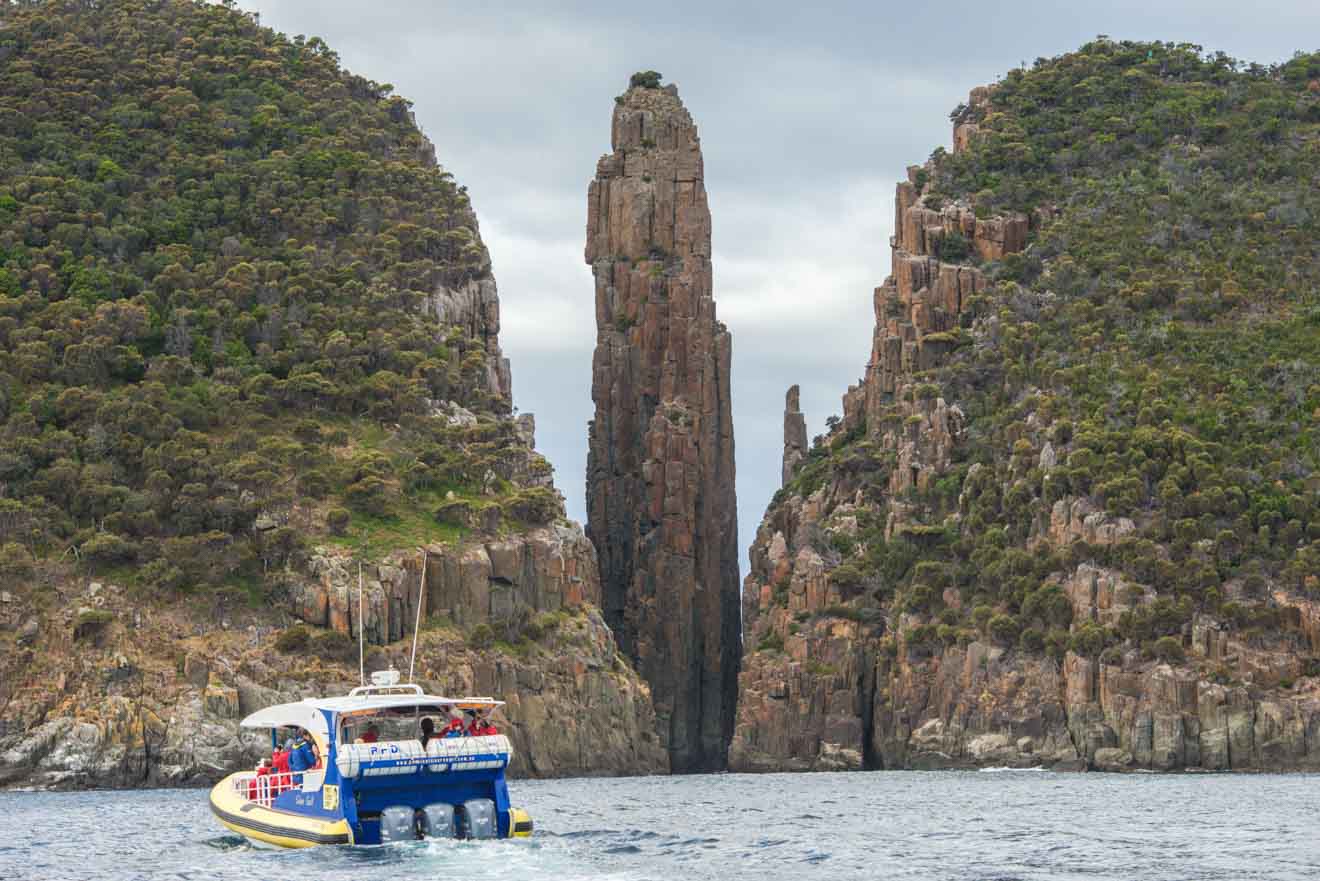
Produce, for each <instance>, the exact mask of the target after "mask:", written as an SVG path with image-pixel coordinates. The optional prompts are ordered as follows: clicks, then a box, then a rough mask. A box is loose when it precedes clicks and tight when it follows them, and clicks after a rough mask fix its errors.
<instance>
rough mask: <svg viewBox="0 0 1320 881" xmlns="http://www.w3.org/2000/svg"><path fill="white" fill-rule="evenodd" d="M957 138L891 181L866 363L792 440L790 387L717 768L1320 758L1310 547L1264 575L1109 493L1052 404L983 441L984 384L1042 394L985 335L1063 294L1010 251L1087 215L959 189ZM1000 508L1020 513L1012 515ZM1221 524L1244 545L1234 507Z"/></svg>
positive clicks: (1248, 764) (1226, 537) (969, 139)
mask: <svg viewBox="0 0 1320 881" xmlns="http://www.w3.org/2000/svg"><path fill="white" fill-rule="evenodd" d="M993 94H994V93H993V91H992V90H988V89H978V90H975V91H974V92H973V93H972V95H971V98H970V99H969V102H968V104H967V105H966V108H965V109H964V111H963V113H962V115H961V118H960V119H959V120H958V121H957V123H956V126H955V133H954V149H955V153H954V160H957V159H959V158H963V157H962V156H961V154H962V153H963V152H964V151H967V150H970V149H973V148H974V147H975V145H976V144H977V143H978V141H977V139H978V137H979V136H980V135H982V134H984V132H983V131H982V130H981V128H980V127H978V124H977V122H976V121H975V120H977V119H983V118H985V117H988V116H990V114H992V113H994V111H995V109H996V108H994V107H992V106H991V105H992V100H993ZM993 118H994V119H998V120H1000V125H1001V126H1002V125H1008V126H1011V125H1013V123H1012V122H1009V123H1004V122H1003V116H1002V115H1000V116H997V117H993ZM976 160H977V157H972V158H971V159H968V160H967V161H968V162H974V161H976ZM948 161H950V160H948V159H947V157H946V158H937V160H934V161H932V162H931V163H928V164H927V165H926V166H924V167H913V168H911V169H909V172H908V180H907V181H904V182H902V183H900V184H899V185H898V188H897V194H896V198H895V205H896V216H895V226H894V229H895V235H894V238H893V240H892V242H891V244H892V261H893V263H892V265H893V273H892V275H891V276H890V277H889V278H888V279H887V280H886V281H885V283H884V285H882V286H881V287H879V288H877V289H876V291H875V296H874V304H875V316H876V329H875V335H874V341H873V348H872V353H871V357H870V360H869V361H868V363H867V366H866V373H865V376H864V378H863V380H862V381H861V382H860V383H859V384H858V385H856V386H853V387H852V388H850V389H849V390H848V391H847V393H846V394H845V396H844V399H843V408H844V418H843V420H842V422H841V424H840V425H839V427H838V428H837V429H836V430H835V431H834V432H832V433H831V435H830V436H829V437H828V438H827V439H826V441H825V443H824V444H823V445H820V446H817V447H816V448H814V449H813V450H811V451H810V452H809V453H808V455H807V456H806V457H805V458H804V459H802V460H801V461H794V460H793V457H791V455H790V451H791V450H793V449H794V448H795V446H796V444H797V442H798V441H797V438H798V436H799V430H798V429H797V427H796V421H795V420H793V419H792V418H791V413H792V411H795V410H796V409H797V408H796V406H794V404H795V401H793V395H792V394H791V392H790V400H789V407H788V410H787V411H786V415H785V441H784V443H785V460H784V470H785V476H784V479H785V488H784V489H783V490H782V491H781V492H780V493H779V494H778V495H777V496H776V497H775V500H774V501H773V502H772V503H771V505H770V507H769V509H768V510H767V512H766V515H765V519H764V520H763V522H762V524H761V527H760V528H759V530H758V531H757V535H756V537H755V540H754V542H753V544H752V547H751V564H752V568H751V572H750V573H749V575H748V577H747V579H746V583H745V585H744V609H745V612H744V617H745V620H744V627H745V631H746V636H745V644H746V652H747V653H746V655H745V656H744V659H743V671H742V674H741V678H740V689H739V702H738V714H737V723H736V729H735V733H734V738H733V741H732V744H731V747H730V753H729V764H730V768H731V769H733V770H746V771H779V770H844V769H863V768H940V767H946V768H947V767H975V766H1005V765H1007V766H1015V767H1028V766H1044V767H1052V768H1056V769H1061V770H1063V769H1067V770H1084V769H1095V770H1131V769H1153V770H1181V769H1207V770H1229V769H1233V770H1237V769H1268V770H1292V769H1312V770H1313V769H1317V768H1320V680H1317V678H1315V674H1316V673H1317V672H1320V664H1317V663H1316V662H1315V660H1314V658H1315V654H1316V652H1317V650H1318V649H1320V643H1318V642H1317V639H1316V632H1315V628H1314V627H1313V622H1314V621H1315V620H1316V619H1315V609H1316V604H1315V602H1314V601H1313V600H1311V599H1308V598H1307V597H1306V596H1304V595H1302V593H1301V592H1300V591H1299V590H1298V589H1297V587H1299V586H1302V585H1303V584H1309V582H1305V578H1306V575H1307V572H1309V571H1310V570H1309V569H1305V568H1303V569H1301V570H1300V572H1299V570H1297V569H1292V570H1283V571H1282V572H1281V573H1280V574H1279V575H1278V576H1276V580H1274V582H1273V586H1271V585H1270V581H1271V579H1261V578H1259V577H1257V579H1256V583H1255V584H1252V583H1251V582H1252V579H1251V578H1250V577H1243V576H1242V575H1240V574H1236V573H1235V571H1234V569H1233V568H1232V567H1231V566H1229V565H1226V562H1227V561H1228V560H1229V559H1231V558H1230V557H1229V556H1227V555H1225V554H1223V553H1220V554H1219V555H1218V556H1216V553H1215V547H1216V545H1215V543H1214V542H1204V541H1203V542H1201V543H1200V544H1199V545H1194V544H1193V545H1188V544H1179V543H1178V541H1177V539H1176V538H1175V537H1173V536H1171V535H1170V534H1169V532H1168V531H1165V528H1164V527H1162V526H1161V523H1163V522H1164V521H1163V520H1162V516H1167V515H1160V514H1157V513H1155V512H1153V511H1152V510H1151V509H1152V508H1156V507H1158V505H1160V504H1173V502H1172V501H1171V500H1159V501H1158V502H1152V503H1151V505H1150V506H1148V507H1144V508H1143V507H1142V506H1136V507H1135V508H1134V507H1133V506H1118V505H1116V506H1115V507H1117V508H1118V511H1115V510H1112V509H1110V508H1109V506H1107V505H1106V504H1105V500H1104V498H1100V497H1099V496H1100V495H1101V494H1099V493H1096V492H1094V491H1092V492H1087V491H1086V485H1085V484H1084V483H1082V482H1081V481H1078V480H1077V479H1076V477H1075V474H1076V472H1075V470H1072V469H1076V468H1077V467H1078V464H1079V463H1080V462H1083V461H1085V460H1084V459H1082V458H1081V457H1082V456H1089V455H1090V453H1089V451H1088V450H1086V449H1085V445H1086V443H1087V440H1086V439H1085V438H1080V439H1079V438H1078V437H1076V436H1074V434H1073V431H1072V424H1071V423H1069V424H1068V425H1066V426H1065V428H1064V429H1062V430H1060V429H1059V428H1058V423H1059V422H1061V421H1063V420H1062V418H1061V417H1060V416H1059V415H1058V413H1059V411H1060V410H1062V409H1063V408H1062V407H1056V410H1055V415H1053V416H1051V414H1050V413H1049V411H1048V410H1046V411H1044V412H1041V411H1039V410H1037V411H1035V412H1031V413H1030V416H1029V417H1027V418H1025V420H1024V421H1023V422H1017V423H1014V424H1013V428H1012V430H1013V432H1014V433H1013V434H1010V435H1009V437H1010V440H1009V441H1008V442H1007V444H1005V446H1003V447H999V448H997V449H996V448H995V447H994V446H992V445H986V443H985V439H986V438H989V437H997V436H996V435H994V434H992V432H993V431H997V430H998V428H997V426H998V424H1002V423H997V422H995V421H994V420H996V419H998V418H1004V417H997V416H996V414H995V413H994V412H992V411H990V410H989V409H988V408H987V406H986V400H987V399H986V397H985V396H984V395H983V394H981V393H980V389H981V388H983V387H984V384H990V385H993V384H995V383H1000V384H1002V385H1003V386H1004V387H1005V394H1004V396H1003V397H1004V398H1005V400H1006V401H1008V402H1013V401H1016V402H1018V403H1019V406H1022V408H1023V410H1027V411H1030V407H1029V406H1028V405H1024V404H1022V403H1021V402H1022V401H1023V399H1024V398H1025V397H1028V396H1029V395H1037V394H1042V393H1043V392H1042V390H1039V389H1036V388H1034V387H1032V386H1030V385H1026V386H1025V387H1019V386H1015V385H1014V383H1018V384H1022V377H1021V375H1019V376H1014V375H1013V374H1012V373H1011V372H1009V373H1008V374H1001V373H998V372H996V370H997V367H996V362H995V361H994V355H993V353H995V352H997V351H1002V348H1003V347H1006V346H1012V345H1014V343H1013V342H1012V340H1013V338H1014V334H1016V333H1021V332H1022V331H1023V328H1022V327H1021V326H1020V325H1019V326H1014V322H1013V319H1014V317H1015V315H1014V312H1015V311H1020V310H1022V309H1024V308H1030V309H1033V310H1036V309H1040V310H1042V311H1043V310H1044V309H1047V308H1049V304H1050V303H1051V302H1052V300H1051V298H1055V299H1054V300H1053V302H1057V295H1055V294H1054V293H1048V294H1044V295H1043V296H1042V298H1041V299H1040V300H1033V301H1032V305H1031V306H1030V307H1024V306H1023V303H1024V301H1025V299H1027V298H1029V297H1032V296H1037V295H1036V294H1034V293H1033V292H1031V291H1029V290H1025V289H1024V287H1022V286H1019V284H1017V283H1005V282H1004V280H1003V279H1004V278H1005V277H1006V275H1007V274H1006V273H1005V270H1004V267H1005V266H1006V265H1007V266H1012V267H1019V266H1022V265H1025V264H1029V262H1030V261H1031V260H1033V259H1034V260H1037V261H1039V260H1040V259H1041V258H1040V256H1037V254H1036V253H1026V254H1024V253H1023V252H1024V249H1026V248H1027V247H1028V245H1029V242H1030V241H1031V240H1032V239H1033V238H1034V237H1040V236H1043V235H1046V234H1051V233H1052V234H1054V236H1055V237H1054V238H1052V239H1051V242H1052V243H1057V242H1059V241H1060V240H1063V241H1065V242H1068V241H1071V242H1076V241H1077V239H1076V238H1073V239H1068V238H1067V235H1068V234H1067V228H1066V227H1064V226H1063V224H1064V222H1066V221H1061V220H1059V218H1058V211H1057V210H1056V209H1053V208H1044V209H1041V210H1038V211H1035V212H1004V213H992V212H990V211H987V210H986V201H987V200H983V201H980V202H978V201H977V200H976V199H974V198H968V197H965V196H958V195H957V194H950V192H949V189H950V188H949V187H948V186H947V185H946V184H945V182H944V181H942V180H941V173H942V172H944V173H947V172H945V169H946V165H944V164H942V163H945V162H948ZM1054 224H1058V226H1055V225H1054ZM1064 247H1066V246H1065V245H1057V248H1058V250H1056V251H1055V252H1054V254H1055V255H1056V258H1055V259H1062V260H1066V259H1068V258H1067V257H1063V258H1059V257H1057V255H1058V253H1059V251H1060V250H1062V249H1063V248H1064ZM1048 253H1049V252H1048V251H1047V252H1046V254H1047V255H1048ZM1047 259H1048V258H1047ZM1037 265H1039V264H1037ZM1050 270H1051V267H1050V265H1049V264H1048V263H1046V266H1045V272H1046V278H1047V279H1048V278H1051V276H1050V275H1049V273H1050ZM996 277H997V278H998V281H996ZM1008 277H1012V276H1008ZM1054 278H1055V279H1057V276H1054ZM1055 308H1057V307H1055ZM1042 311H1035V312H1033V313H1032V314H1031V317H1032V318H1033V319H1036V320H1040V321H1043V320H1044V319H1043V318H1041V317H1040V316H1041V314H1042ZM1046 314H1048V313H1046ZM1028 327H1034V326H1031V325H1029V326H1028ZM1027 332H1028V333H1031V332H1032V330H1028V331H1027ZM1042 335H1043V334H1042ZM1018 339H1021V338H1020V337H1019V338H1018ZM1036 346H1037V347H1036V348H1035V349H1033V350H1032V351H1033V353H1034V354H1035V357H1037V358H1038V359H1044V358H1046V357H1047V356H1048V350H1046V351H1042V349H1044V348H1045V345H1044V344H1043V343H1037V344H1036ZM1093 369H1094V370H1096V371H1100V372H1103V370H1104V368H1103V367H1101V366H1100V364H1099V363H1097V364H1096V366H1095V367H1094V368H1093ZM1061 382H1062V379H1061V378H1060V379H1056V383H1061ZM1066 393H1067V390H1066V389H1064V390H1062V394H1066ZM1056 394H1058V392H1056ZM960 398H961V399H963V400H960ZM964 400H965V401H967V402H970V403H965V402H964ZM1028 400H1030V399H1028ZM1003 406H1005V408H1009V407H1011V406H1012V405H1011V404H1010V403H1005V404H1004V405H1003ZM1005 421H1007V420H1006V419H1005ZM1092 443H1093V442H1092ZM1079 450H1080V451H1081V452H1080V453H1078V451H1079ZM971 458H975V461H968V460H969V459H971ZM1069 466H1071V468H1070V467H1069ZM1051 479H1052V480H1053V481H1054V482H1055V483H1054V486H1053V487H1052V488H1051V486H1050V481H1051ZM1033 485H1035V486H1037V487H1040V486H1042V485H1043V486H1044V490H1043V491H1041V497H1040V498H1038V499H1035V500H1033V499H1032V492H1031V490H1030V487H1031V486H1033ZM1279 486H1283V484H1282V483H1280V484H1279ZM1038 491H1039V490H1038ZM1015 493H1016V495H1015ZM1111 493H1112V491H1111ZM987 497H993V498H994V502H993V503H992V504H993V508H990V507H987V506H986V504H985V501H984V500H985V499H986V498H987ZM1110 497H1112V495H1111V496H1107V497H1106V498H1110ZM1298 510H1304V508H1299V509H1298ZM1006 512H1007V513H1006ZM1019 512H1020V513H1019ZM1010 516H1011V517H1020V518H1021V519H1020V520H1019V521H1018V522H1019V523H1020V524H1021V525H1009V526H1007V527H1005V526H1001V525H1000V523H1003V522H1005V521H1006V520H1007V521H1008V522H1009V523H1010V524H1012V522H1013V521H1012V520H1009V519H1008V518H1009V517H1010ZM1184 522H1186V523H1190V522H1191V521H1184ZM1252 528H1253V527H1251V526H1248V527H1247V531H1248V532H1250V530H1251V529H1252ZM1262 535H1263V537H1264V538H1265V539H1266V540H1268V538H1269V535H1268V533H1262ZM1221 540H1223V541H1225V542H1227V543H1229V544H1230V545H1231V546H1232V547H1233V548H1234V551H1233V552H1232V553H1236V548H1237V546H1236V545H1233V542H1235V541H1237V539H1236V538H1235V537H1234V535H1233V534H1232V532H1231V531H1224V532H1221ZM1301 546H1302V545H1300V544H1299V545H1298V547H1299V548H1300V547H1301ZM1136 560H1140V561H1141V562H1140V563H1139V564H1138V563H1136V562H1134V561H1136ZM1175 560H1177V561H1180V563H1179V565H1181V566H1186V567H1199V570H1198V571H1201V572H1202V573H1203V574H1202V575H1201V576H1200V577H1201V578H1204V579H1207V580H1209V579H1212V578H1214V575H1215V572H1216V569H1218V571H1219V572H1221V573H1227V574H1226V575H1225V576H1222V577H1223V582H1222V585H1220V586H1218V587H1216V589H1215V593H1214V594H1213V595H1212V596H1213V599H1212V600H1209V601H1207V600H1206V599H1204V595H1203V594H1202V595H1200V596H1201V597H1202V598H1201V599H1199V601H1198V600H1195V599H1193V598H1191V597H1189V596H1186V595H1185V594H1184V591H1185V590H1186V589H1185V588H1183V587H1181V586H1180V587H1178V588H1177V590H1178V592H1179V593H1178V599H1177V601H1176V602H1175V601H1174V600H1173V599H1171V598H1170V597H1169V594H1170V593H1171V592H1172V582H1173V581H1174V580H1175V579H1176V577H1177V576H1176V574H1175V573H1176V570H1177V567H1176V566H1174V565H1173V562H1174V561H1175ZM1237 571H1239V572H1240V571H1242V570H1237ZM1246 571H1248V572H1250V571H1253V570H1251V569H1250V568H1247V569H1246ZM1256 571H1258V570H1256ZM1294 572H1299V574H1297V575H1294V574H1292V573H1294ZM1213 583H1215V584H1219V582H1218V580H1217V579H1216V580H1215V581H1214V582H1213ZM1294 585H1295V586H1294ZM1202 589H1204V588H1198V590H1202ZM1251 620H1260V621H1268V622H1272V624H1267V625H1266V626H1265V628H1261V627H1255V628H1250V627H1244V626H1243V622H1244V621H1251ZM1161 634H1166V635H1164V636H1161Z"/></svg>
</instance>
